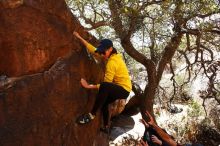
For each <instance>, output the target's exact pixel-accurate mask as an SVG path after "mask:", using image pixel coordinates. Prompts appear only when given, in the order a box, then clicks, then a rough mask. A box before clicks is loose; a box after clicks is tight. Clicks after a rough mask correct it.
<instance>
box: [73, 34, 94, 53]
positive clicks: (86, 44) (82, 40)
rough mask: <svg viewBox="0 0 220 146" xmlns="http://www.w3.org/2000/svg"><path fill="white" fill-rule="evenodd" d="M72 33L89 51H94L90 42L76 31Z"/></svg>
mask: <svg viewBox="0 0 220 146" xmlns="http://www.w3.org/2000/svg"><path fill="white" fill-rule="evenodd" d="M73 34H74V35H75V36H76V37H77V38H78V39H79V40H80V41H81V42H82V43H83V45H84V46H86V48H87V49H88V50H89V52H90V53H93V54H94V53H95V50H96V48H95V47H94V46H93V45H92V44H90V43H89V42H87V41H86V40H85V39H84V38H82V37H81V36H80V35H79V33H78V32H73Z"/></svg>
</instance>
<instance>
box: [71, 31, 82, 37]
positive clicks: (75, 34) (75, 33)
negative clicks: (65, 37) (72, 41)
mask: <svg viewBox="0 0 220 146" xmlns="http://www.w3.org/2000/svg"><path fill="white" fill-rule="evenodd" d="M73 35H74V36H76V37H77V38H80V37H81V36H80V35H79V33H78V32H76V31H74V32H73Z"/></svg>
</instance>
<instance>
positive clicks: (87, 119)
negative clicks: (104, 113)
mask: <svg viewBox="0 0 220 146" xmlns="http://www.w3.org/2000/svg"><path fill="white" fill-rule="evenodd" d="M94 118H95V116H94V115H92V114H91V113H88V114H85V115H82V116H80V117H79V118H78V120H77V123H79V124H86V123H89V122H90V121H92V120H93V119H94Z"/></svg>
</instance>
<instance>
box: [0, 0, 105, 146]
mask: <svg viewBox="0 0 220 146" xmlns="http://www.w3.org/2000/svg"><path fill="white" fill-rule="evenodd" d="M73 30H77V31H78V32H79V33H80V34H82V35H83V36H84V37H85V38H86V37H87V38H88V37H89V35H88V34H87V33H85V32H83V28H82V27H81V26H80V24H79V23H78V21H77V20H76V19H75V18H74V17H73V16H72V14H71V12H70V11H69V9H68V8H67V6H66V4H65V1H64V0H63V1H62V0H1V1H0V145H1V146H18V145H22V146H33V145H36V146H49V145H51V146H80V145H82V146H89V145H102V146H103V145H104V144H103V143H101V144H100V139H102V142H103V141H104V142H105V141H106V139H105V138H103V137H102V135H100V133H99V127H100V125H101V118H100V117H101V116H100V115H101V114H100V113H99V114H98V115H97V118H96V119H95V120H94V121H92V122H91V123H89V124H88V125H78V124H76V123H75V120H76V118H77V117H78V116H79V115H80V114H83V113H86V112H88V111H90V109H91V108H92V107H91V106H92V105H93V103H94V99H95V94H96V92H95V91H87V90H85V89H83V88H82V87H81V86H80V79H81V78H82V77H83V78H86V79H87V80H88V81H90V82H92V83H97V82H100V81H101V78H102V77H103V69H102V68H101V65H99V64H96V62H95V61H94V60H93V58H89V57H88V54H87V52H86V51H85V49H84V48H83V47H82V46H81V45H80V43H79V41H78V40H76V39H75V38H74V37H73V36H72V31H73ZM92 39H93V38H92ZM90 41H92V42H94V43H95V40H90Z"/></svg>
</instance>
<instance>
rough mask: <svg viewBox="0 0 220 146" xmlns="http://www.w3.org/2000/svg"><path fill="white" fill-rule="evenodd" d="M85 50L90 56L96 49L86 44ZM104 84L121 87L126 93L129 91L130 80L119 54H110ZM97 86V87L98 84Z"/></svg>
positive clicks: (130, 86)
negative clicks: (113, 84) (108, 83)
mask: <svg viewBox="0 0 220 146" xmlns="http://www.w3.org/2000/svg"><path fill="white" fill-rule="evenodd" d="M86 48H87V49H88V50H89V52H91V53H92V54H94V53H95V50H96V48H95V47H94V46H93V45H91V44H90V43H88V44H86ZM104 82H111V83H115V84H117V85H119V86H121V87H123V88H124V89H125V90H127V91H128V92H130V91H131V89H132V85H131V79H130V76H129V73H128V69H127V66H126V64H125V62H124V60H123V59H122V55H121V54H119V53H118V54H112V55H111V56H110V58H109V59H108V61H107V64H106V69H105V76H104ZM97 86H98V87H99V84H98V85H97Z"/></svg>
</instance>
